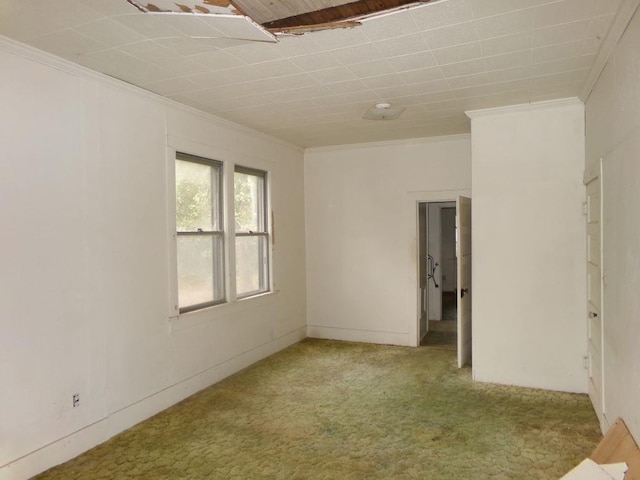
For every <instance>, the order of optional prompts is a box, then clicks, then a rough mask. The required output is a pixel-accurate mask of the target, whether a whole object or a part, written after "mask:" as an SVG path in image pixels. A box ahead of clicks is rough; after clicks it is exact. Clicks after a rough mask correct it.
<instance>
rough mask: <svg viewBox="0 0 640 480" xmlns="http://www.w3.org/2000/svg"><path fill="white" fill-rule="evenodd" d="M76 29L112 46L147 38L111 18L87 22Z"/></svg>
mask: <svg viewBox="0 0 640 480" xmlns="http://www.w3.org/2000/svg"><path fill="white" fill-rule="evenodd" d="M74 30H75V31H76V32H78V33H81V34H82V35H85V36H86V37H89V38H91V39H93V40H96V41H98V42H102V43H105V44H107V45H109V46H110V47H119V46H121V45H126V44H127V43H135V42H139V41H142V40H145V39H146V37H145V36H144V35H141V34H140V33H138V32H135V31H134V30H131V29H130V28H127V27H125V26H124V25H122V24H120V23H118V22H116V21H114V20H111V19H110V18H105V19H103V20H98V21H97V22H91V23H85V24H83V25H80V26H78V27H75V28H74Z"/></svg>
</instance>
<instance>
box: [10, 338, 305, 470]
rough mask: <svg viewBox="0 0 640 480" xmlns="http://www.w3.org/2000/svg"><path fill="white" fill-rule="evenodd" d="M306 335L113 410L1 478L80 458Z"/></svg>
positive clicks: (258, 350) (262, 348) (280, 340)
mask: <svg viewBox="0 0 640 480" xmlns="http://www.w3.org/2000/svg"><path fill="white" fill-rule="evenodd" d="M305 337H306V328H305V327H301V328H298V329H296V330H294V331H293V332H290V333H288V334H286V335H283V336H282V337H280V338H276V339H274V340H273V341H272V342H269V343H267V344H264V345H261V346H259V347H257V348H255V349H253V350H250V351H248V352H244V353H241V354H240V355H238V356H236V357H233V358H231V359H229V360H227V361H225V362H222V363H220V364H218V365H216V366H214V367H212V368H210V369H208V370H206V371H204V372H201V373H198V374H197V375H194V376H193V377H190V378H188V379H186V380H183V381H181V382H180V383H177V384H175V385H172V386H170V387H168V388H166V389H164V390H162V391H160V392H157V393H155V394H154V395H151V396H150V397H147V398H145V399H143V400H140V401H139V402H136V403H134V404H132V405H129V406H127V407H125V408H123V409H122V410H119V411H117V412H114V413H112V414H110V415H109V416H107V417H105V418H104V419H102V420H100V421H98V422H96V423H94V424H92V425H88V426H86V427H85V428H83V429H81V430H78V431H77V432H74V433H72V434H71V435H68V436H66V437H64V438H61V439H59V440H57V441H55V442H53V443H51V444H49V445H46V446H44V447H42V448H40V449H38V450H36V451H34V452H31V453H29V454H27V455H25V456H24V457H21V458H19V459H17V460H14V461H13V462H11V463H8V464H6V465H4V466H3V467H0V480H27V479H29V478H31V477H33V476H34V475H37V474H38V473H41V472H43V471H45V470H47V469H49V468H51V467H53V466H55V465H59V464H61V463H64V462H66V461H67V460H70V459H72V458H74V457H77V456H78V455H80V454H81V453H83V452H86V451H87V450H89V449H91V448H93V447H95V446H96V445H99V444H100V443H103V442H105V441H107V440H109V439H110V438H111V437H113V436H115V435H117V434H118V433H120V432H122V431H124V430H126V429H127V428H130V427H132V426H134V425H135V424H137V423H140V422H142V421H143V420H146V419H147V418H149V417H151V416H153V415H155V414H156V413H159V412H161V411H162V410H165V409H166V408H169V407H170V406H172V405H175V404H176V403H178V402H180V401H182V400H184V399H185V398H187V397H190V396H191V395H193V394H194V393H197V392H199V391H200V390H203V389H205V388H207V387H209V386H211V385H213V384H215V383H217V382H219V381H220V380H222V379H224V378H226V377H228V376H229V375H232V374H234V373H236V372H238V371H240V370H242V369H243V368H246V367H248V366H249V365H252V364H254V363H256V362H257V361H259V360H262V359H263V358H266V357H268V356H269V355H273V354H274V353H277V352H279V351H280V350H283V349H285V348H287V347H288V346H290V345H293V344H294V343H297V342H299V341H300V340H303V339H304V338H305Z"/></svg>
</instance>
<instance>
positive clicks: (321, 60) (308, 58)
mask: <svg viewBox="0 0 640 480" xmlns="http://www.w3.org/2000/svg"><path fill="white" fill-rule="evenodd" d="M291 62H292V63H294V64H296V65H298V66H299V67H300V68H302V69H303V70H305V71H307V72H313V71H315V70H324V69H325V68H331V67H337V66H340V65H341V63H340V62H339V61H338V59H337V58H335V57H333V56H332V55H327V54H325V53H312V54H310V55H301V56H298V57H292V58H291Z"/></svg>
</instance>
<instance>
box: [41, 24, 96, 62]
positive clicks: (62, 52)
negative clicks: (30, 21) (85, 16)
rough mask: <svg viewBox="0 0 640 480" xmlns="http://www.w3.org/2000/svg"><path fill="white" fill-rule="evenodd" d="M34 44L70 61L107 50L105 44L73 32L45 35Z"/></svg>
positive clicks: (64, 31)
mask: <svg viewBox="0 0 640 480" xmlns="http://www.w3.org/2000/svg"><path fill="white" fill-rule="evenodd" d="M32 43H33V45H35V46H36V47H38V48H40V49H42V50H44V51H46V52H50V53H53V54H55V55H59V56H61V57H65V58H69V59H77V58H80V57H82V56H85V55H87V54H89V53H92V52H97V51H99V50H104V49H106V48H107V45H105V44H104V43H101V42H98V41H95V40H92V39H90V38H89V37H86V36H84V35H82V34H80V33H78V32H76V31H73V30H62V31H60V32H56V33H51V34H49V35H44V36H42V37H38V38H36V39H35V40H33V42H32Z"/></svg>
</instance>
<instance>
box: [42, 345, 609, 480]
mask: <svg viewBox="0 0 640 480" xmlns="http://www.w3.org/2000/svg"><path fill="white" fill-rule="evenodd" d="M470 373H471V372H470V370H469V369H462V370H458V369H457V368H455V351H449V350H443V349H437V348H429V347H425V348H405V347H391V346H376V345H367V344H357V343H347V342H335V341H324V340H312V339H307V340H304V341H302V342H300V343H298V344H296V345H294V346H292V347H290V348H288V349H286V350H284V351H282V352H280V353H278V354H276V355H273V356H272V357H270V358H268V359H266V360H264V361H262V362H260V363H258V364H256V365H253V366H251V367H250V368H248V369H246V370H244V371H242V372H240V373H238V374H236V375H234V376H232V377H229V378H228V379H226V380H224V381H222V382H220V383H218V384H217V385H214V386H213V387H211V388H208V389H207V390H204V391H202V392H200V393H198V394H196V395H194V396H193V397H191V398H188V399H187V400H185V401H183V402H181V403H180V404H178V405H176V406H174V407H172V408H170V409H168V410H166V411H164V412H162V413H160V414H158V415H156V416H155V417H153V418H151V419H149V420H147V421H145V422H143V423H141V424H139V425H137V426H135V427H133V428H131V429H129V430H127V431H126V432H123V433H122V434H120V435H118V436H116V437H115V438H113V439H111V440H110V441H108V442H106V443H104V444H102V445H100V446H98V447H96V448H94V449H93V450H91V451H89V452H87V453H85V454H83V455H81V456H80V457H77V458H76V459H74V460H71V461H70V462H67V463H66V464H63V465H61V466H59V467H56V468H54V469H51V470H49V471H48V472H45V473H44V474H42V475H40V476H38V477H36V478H38V479H48V480H53V479H65V480H72V479H87V480H89V479H90V480H99V479H109V480H111V479H119V480H121V479H124V480H127V479H153V480H161V479H167V480H173V479H429V480H439V479H443V480H444V479H447V480H450V479H473V480H476V479H480V480H481V479H493V480H496V479H497V480H500V479H528V480H535V479H545V480H549V479H554V478H558V477H560V476H562V475H563V474H564V473H566V472H567V471H568V470H569V469H571V468H572V467H573V466H574V465H576V464H577V463H579V462H580V461H581V460H582V459H583V458H584V457H586V456H587V455H588V454H589V453H590V451H591V450H592V449H593V448H594V446H595V445H596V444H597V442H598V441H599V438H600V434H599V430H598V424H597V421H596V418H595V414H594V412H593V410H592V407H591V405H590V403H589V400H588V399H587V397H586V396H583V395H571V394H561V393H553V392H546V391H541V390H533V389H525V388H516V387H501V386H495V385H487V384H479V383H473V382H472V381H471V379H470Z"/></svg>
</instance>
